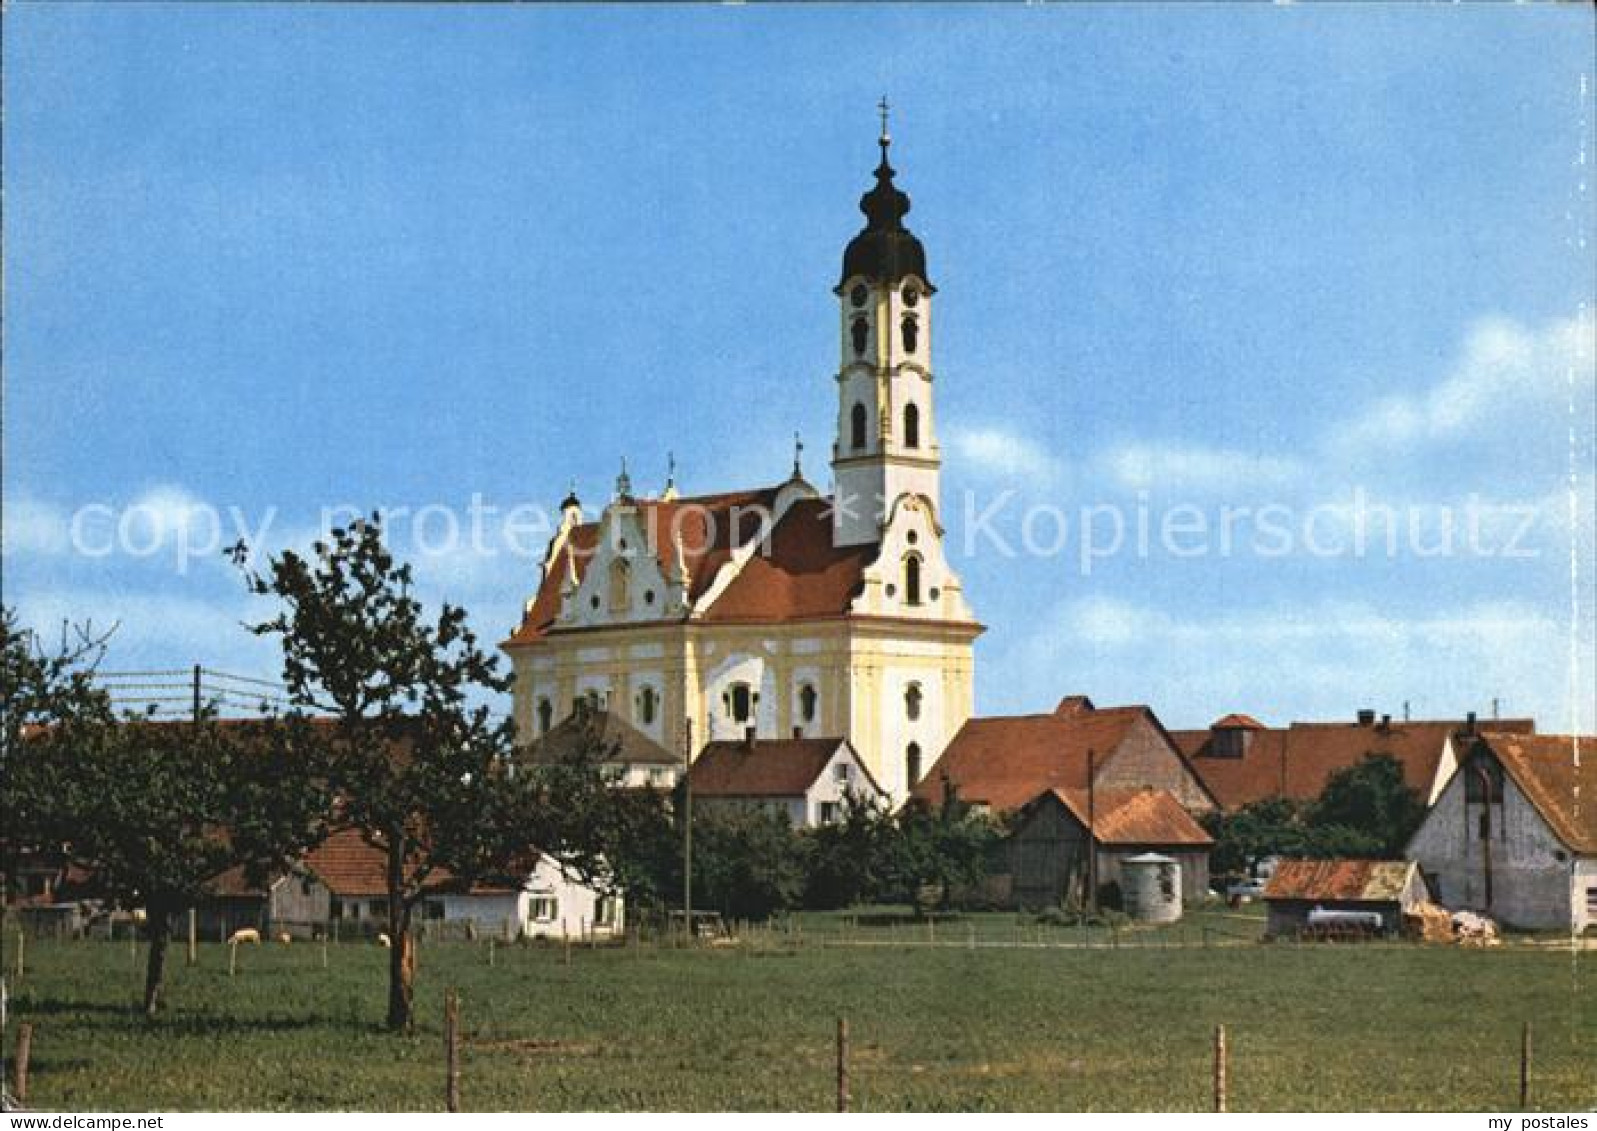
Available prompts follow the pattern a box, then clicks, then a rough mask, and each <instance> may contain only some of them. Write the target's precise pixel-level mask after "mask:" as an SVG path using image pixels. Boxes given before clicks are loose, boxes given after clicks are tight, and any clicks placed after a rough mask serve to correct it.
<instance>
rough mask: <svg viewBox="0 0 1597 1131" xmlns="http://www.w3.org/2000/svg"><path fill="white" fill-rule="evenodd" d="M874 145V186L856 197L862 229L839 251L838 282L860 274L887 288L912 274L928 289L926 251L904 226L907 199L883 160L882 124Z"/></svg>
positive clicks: (886, 138)
mask: <svg viewBox="0 0 1597 1131" xmlns="http://www.w3.org/2000/svg"><path fill="white" fill-rule="evenodd" d="M878 144H879V145H880V146H881V147H882V160H881V163H880V164H879V165H877V166H876V186H875V187H874V188H872V189H871V190H870V191H869V192H867V193H866V194H865V195H864V196H862V197H860V202H859V208H860V211H861V212H863V213H865V228H864V230H862V231H861V232H860V234H859V235H857V236H855V237H854V238H853V239H852V240H850V241H849V244H848V248H847V249H846V250H845V251H844V252H843V278H842V280H841V282H843V283H846V282H848V280H850V279H852V278H854V277H855V276H859V275H863V276H864V277H865V278H867V279H870V280H872V281H873V282H879V283H886V284H888V285H889V286H890V285H892V284H894V283H896V282H898V281H899V280H900V279H902V278H904V277H905V276H906V275H915V276H918V277H919V278H920V279H921V281H922V282H924V283H926V285H927V286H928V287H929V286H930V285H931V280H930V279H928V278H927V276H926V250H925V249H924V248H923V247H921V242H920V240H918V239H916V238H915V236H914V235H913V234H912V233H911V232H910V231H909V229H908V228H906V227H904V216H905V214H906V213H908V212H909V197H908V196H907V195H906V194H905V193H904V192H902V191H901V190H900V189H899V188H898V186H897V185H895V184H893V173H894V170H893V166H892V165H891V164H889V163H888V160H887V150H888V147H889V146H891V145H892V144H893V139H892V138H891V137H889V136H888V133H887V127H886V123H885V121H884V123H883V127H882V136H881V138H880V139H879V141H878Z"/></svg>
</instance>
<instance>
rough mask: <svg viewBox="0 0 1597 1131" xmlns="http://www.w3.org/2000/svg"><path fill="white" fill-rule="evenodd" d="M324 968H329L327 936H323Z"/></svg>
mask: <svg viewBox="0 0 1597 1131" xmlns="http://www.w3.org/2000/svg"><path fill="white" fill-rule="evenodd" d="M322 969H323V970H325V969H327V936H326V935H323V936H322Z"/></svg>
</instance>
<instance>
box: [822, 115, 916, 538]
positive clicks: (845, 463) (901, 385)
mask: <svg viewBox="0 0 1597 1131" xmlns="http://www.w3.org/2000/svg"><path fill="white" fill-rule="evenodd" d="M880 109H881V115H882V132H881V137H880V138H879V139H878V144H879V145H880V146H881V150H882V157H881V162H880V164H878V165H877V166H876V184H875V186H874V187H873V188H872V189H871V190H870V191H869V192H867V193H866V194H865V195H864V196H863V197H861V198H860V211H861V212H863V213H864V214H865V227H864V229H863V230H862V231H861V232H860V233H859V234H858V235H857V236H855V237H854V238H853V239H852V240H850V241H849V245H848V248H847V249H846V250H845V251H844V252H843V276H842V281H841V282H840V283H839V284H838V286H837V288H836V291H835V293H836V295H837V296H838V313H839V327H840V348H841V355H842V360H841V364H840V365H839V367H838V371H837V439H836V440H835V441H834V443H833V445H832V472H833V477H834V480H835V490H836V498H835V500H834V504H833V510H832V541H833V544H834V545H837V546H858V545H863V544H867V543H874V542H877V541H879V540H880V538H881V531H882V525H883V523H884V522H885V521H886V519H887V516H888V515H889V514H890V513H891V511H892V508H893V504H894V503H895V502H896V501H897V500H898V499H899V498H900V497H901V496H903V495H919V496H922V497H924V498H925V499H926V500H928V501H929V502H930V504H931V507H932V509H933V511H934V513H935V511H936V510H937V508H938V505H939V502H938V478H939V474H938V473H939V469H940V467H941V466H942V457H941V453H940V451H939V449H938V445H937V431H936V418H935V415H934V413H933V409H932V360H931V357H932V296H933V295H934V294H935V293H936V288H935V287H933V286H932V284H931V280H930V279H929V278H927V275H926V252H925V249H924V248H922V247H921V243H920V240H918V239H916V238H915V236H914V235H913V234H912V233H911V232H910V231H909V229H907V228H906V227H904V216H905V214H906V213H908V212H909V197H908V196H906V195H905V194H904V193H903V192H902V191H900V190H899V188H898V187H897V186H896V185H894V184H893V176H894V170H893V167H892V165H891V164H889V163H888V149H889V148H890V147H891V146H892V144H893V140H892V137H891V136H890V135H889V134H888V131H887V100H886V99H885V98H884V99H883V100H882V103H881V107H880Z"/></svg>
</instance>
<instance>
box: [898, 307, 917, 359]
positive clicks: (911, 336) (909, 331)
mask: <svg viewBox="0 0 1597 1131" xmlns="http://www.w3.org/2000/svg"><path fill="white" fill-rule="evenodd" d="M899 330H900V331H901V332H902V333H903V335H904V352H905V353H914V352H915V345H916V343H917V342H918V341H919V340H920V326H919V325H917V324H916V322H915V320H914V319H913V318H910V317H908V316H906V317H905V318H904V321H903V322H901V323H899Z"/></svg>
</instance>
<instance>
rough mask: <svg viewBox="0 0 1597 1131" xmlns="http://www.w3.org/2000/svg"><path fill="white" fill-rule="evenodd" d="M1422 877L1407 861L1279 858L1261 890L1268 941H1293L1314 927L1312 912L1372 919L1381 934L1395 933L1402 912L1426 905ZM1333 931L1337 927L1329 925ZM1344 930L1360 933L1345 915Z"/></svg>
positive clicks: (1354, 920)
mask: <svg viewBox="0 0 1597 1131" xmlns="http://www.w3.org/2000/svg"><path fill="white" fill-rule="evenodd" d="M1429 899H1430V890H1429V888H1428V887H1427V886H1426V883H1425V877H1424V876H1423V875H1421V874H1420V870H1419V868H1417V867H1416V866H1415V865H1414V864H1413V863H1412V862H1411V861H1406V860H1283V861H1281V862H1280V864H1278V865H1277V866H1276V869H1275V872H1274V873H1273V874H1272V875H1271V876H1270V881H1269V883H1268V884H1266V885H1265V888H1264V902H1265V905H1266V906H1267V907H1268V908H1269V918H1268V924H1267V927H1266V931H1267V933H1268V934H1269V935H1270V936H1271V937H1272V938H1278V937H1292V936H1295V935H1298V934H1300V933H1301V932H1303V931H1305V930H1307V929H1309V928H1310V927H1311V926H1317V924H1314V923H1312V922H1311V916H1312V915H1313V913H1314V912H1316V911H1321V912H1338V913H1348V912H1351V913H1354V916H1358V917H1362V916H1376V917H1378V918H1379V927H1378V928H1377V930H1378V931H1379V933H1381V934H1388V935H1391V934H1396V933H1397V932H1398V931H1400V930H1401V929H1402V927H1403V916H1404V914H1405V913H1409V912H1413V911H1414V910H1415V908H1417V907H1418V906H1419V905H1420V904H1421V903H1425V902H1428V901H1429ZM1326 926H1327V929H1328V930H1330V931H1331V932H1333V933H1334V932H1335V931H1336V929H1337V926H1338V925H1337V924H1334V923H1333V924H1327V925H1326ZM1346 927H1347V928H1348V929H1353V930H1357V929H1361V928H1362V924H1361V922H1360V919H1359V918H1354V917H1349V918H1348V920H1347V922H1346Z"/></svg>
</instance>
